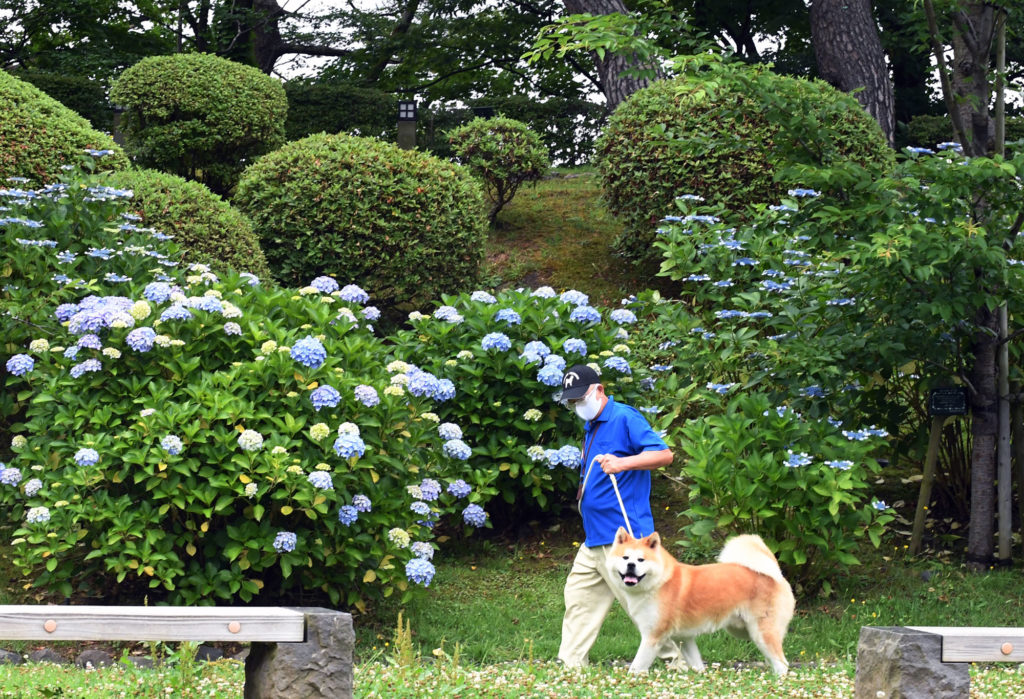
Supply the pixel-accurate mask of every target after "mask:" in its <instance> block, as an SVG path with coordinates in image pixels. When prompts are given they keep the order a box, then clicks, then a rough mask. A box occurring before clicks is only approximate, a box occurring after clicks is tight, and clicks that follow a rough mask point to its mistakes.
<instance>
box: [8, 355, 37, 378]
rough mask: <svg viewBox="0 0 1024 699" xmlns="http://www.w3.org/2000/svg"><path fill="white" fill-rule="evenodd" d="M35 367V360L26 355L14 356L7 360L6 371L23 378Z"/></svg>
mask: <svg viewBox="0 0 1024 699" xmlns="http://www.w3.org/2000/svg"><path fill="white" fill-rule="evenodd" d="M35 365H36V360H34V359H32V357H30V356H28V355H27V354H16V355H14V356H13V357H11V358H10V359H8V360H7V371H8V372H10V373H11V374H13V375H14V376H24V375H25V374H27V373H28V372H30V371H32V369H33V368H34V367H35Z"/></svg>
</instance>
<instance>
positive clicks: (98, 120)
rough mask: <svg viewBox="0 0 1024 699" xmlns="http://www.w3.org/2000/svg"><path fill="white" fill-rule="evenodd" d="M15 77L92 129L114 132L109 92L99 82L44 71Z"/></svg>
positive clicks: (31, 71)
mask: <svg viewBox="0 0 1024 699" xmlns="http://www.w3.org/2000/svg"><path fill="white" fill-rule="evenodd" d="M14 75H15V76H16V77H17V78H18V79H19V80H24V81H25V82H27V83H31V84H32V85H35V86H36V87H38V88H39V89H40V90H42V91H43V92H45V93H46V94H48V95H49V96H50V97H52V98H54V99H55V100H57V101H58V102H60V103H61V104H63V105H64V106H65V107H67V108H68V109H71V110H74V111H75V112H77V113H78V114H79V115H81V116H83V117H85V118H86V119H88V120H89V123H91V124H92V126H93V128H95V129H99V130H100V131H107V132H109V131H111V130H113V128H114V112H113V110H112V109H111V108H110V105H109V104H107V91H106V90H105V89H104V88H103V85H101V84H100V83H99V82H97V81H95V80H92V79H91V78H88V77H86V76H82V75H69V74H65V73H55V72H51V71H45V70H20V71H18V72H16V73H15V74H14Z"/></svg>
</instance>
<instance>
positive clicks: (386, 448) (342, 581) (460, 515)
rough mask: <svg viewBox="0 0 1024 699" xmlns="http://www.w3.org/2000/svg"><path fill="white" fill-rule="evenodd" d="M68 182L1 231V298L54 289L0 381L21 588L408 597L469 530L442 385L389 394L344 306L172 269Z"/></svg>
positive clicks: (467, 495)
mask: <svg viewBox="0 0 1024 699" xmlns="http://www.w3.org/2000/svg"><path fill="white" fill-rule="evenodd" d="M69 184H70V186H69V187H67V188H62V187H61V188H56V187H51V188H47V189H45V190H37V191H36V192H34V196H32V197H31V198H26V199H24V200H23V201H25V202H27V203H24V204H19V203H17V202H14V203H13V207H12V211H11V212H10V214H11V215H10V216H8V217H7V218H14V219H17V220H15V221H4V222H3V223H0V234H2V236H3V242H4V245H5V249H9V250H11V253H12V254H11V257H10V266H11V268H12V269H13V270H14V272H13V276H14V277H15V279H17V280H18V284H19V287H20V290H15V291H16V292H17V293H18V294H23V295H26V296H27V295H29V294H31V293H32V291H33V289H32V287H31V285H32V284H33V283H35V284H36V287H35V291H36V293H37V294H39V295H48V294H50V293H51V292H52V290H53V289H54V288H55V287H59V288H61V289H64V290H66V293H67V296H66V297H65V299H64V300H65V303H62V304H61V305H58V306H56V307H51V308H50V313H48V314H47V315H46V316H45V317H44V318H42V319H40V323H39V324H38V325H36V326H35V327H34V336H33V339H32V340H31V341H30V342H26V343H24V345H23V346H21V347H19V348H17V352H16V353H14V354H11V355H10V356H7V357H5V358H4V362H3V365H2V367H3V368H4V370H5V372H6V373H5V375H4V376H3V377H2V378H3V379H5V384H6V385H5V390H4V392H3V393H4V394H5V395H11V396H12V397H14V399H15V400H16V401H18V402H19V403H20V404H21V405H22V406H24V408H25V413H26V417H25V419H24V420H23V421H22V422H20V423H19V424H17V425H16V426H15V428H14V431H15V434H14V437H13V439H11V440H10V442H8V441H7V440H5V443H4V449H5V450H6V448H7V444H10V445H11V449H12V450H13V454H14V455H13V457H11V458H10V459H9V460H8V462H7V463H6V464H0V532H2V533H3V534H4V539H5V541H11V545H12V547H13V548H12V551H13V559H14V561H15V564H16V566H17V567H18V569H19V570H20V572H21V573H22V574H23V575H25V576H27V579H28V580H30V581H32V582H33V583H34V584H35V586H37V587H39V588H43V589H44V590H46V591H49V592H51V593H53V594H60V595H61V596H65V597H66V596H70V595H72V594H82V595H86V596H94V597H102V598H107V599H109V595H110V594H111V591H112V590H116V592H115V593H114V594H115V595H116V596H117V598H118V599H119V600H122V601H134V602H141V601H142V600H143V599H144V598H148V600H149V601H150V602H151V603H152V602H167V603H175V604H210V603H214V602H217V601H243V602H249V601H253V600H257V601H259V602H260V603H269V604H273V603H275V602H284V601H291V602H293V603H301V604H306V603H329V604H331V605H334V606H338V605H345V606H349V607H351V606H354V607H356V608H359V609H365V607H366V603H368V602H370V601H373V600H379V599H381V598H383V597H388V596H391V595H397V596H401V597H403V598H407V597H408V596H409V595H410V594H412V593H413V591H414V590H415V589H416V587H417V586H420V585H422V586H425V585H428V584H429V583H430V581H431V578H432V577H433V575H434V566H433V564H432V563H431V558H432V556H433V553H434V550H435V548H436V546H437V544H438V543H439V542H441V541H443V540H444V539H445V538H454V540H455V541H458V540H460V539H461V538H462V537H464V536H466V535H467V534H469V533H470V532H471V531H473V529H474V528H476V527H481V526H487V523H488V517H487V513H486V512H485V511H484V510H483V509H482V507H481V506H480V504H479V503H480V502H482V501H483V500H485V499H486V498H487V497H489V496H490V495H491V493H488V492H485V491H484V492H481V491H479V490H475V489H474V488H473V487H472V485H471V484H470V483H467V482H466V481H467V480H470V481H471V480H472V475H471V474H469V473H467V469H466V468H465V463H464V461H465V459H466V458H468V456H469V455H470V453H471V452H472V449H473V447H472V446H471V445H472V437H470V436H468V435H467V436H466V437H465V438H461V437H460V438H454V437H451V436H450V434H451V433H450V431H449V430H450V429H451V428H450V427H445V426H444V425H438V418H437V415H436V414H435V413H433V412H432V411H433V410H434V409H435V407H436V406H437V405H440V404H442V403H443V402H444V401H447V400H451V399H452V398H453V397H454V396H455V392H456V391H455V388H454V387H453V386H451V385H450V384H446V385H445V386H443V388H444V393H440V392H438V393H434V394H432V395H429V396H428V395H422V394H414V393H412V392H409V393H405V394H403V393H396V392H394V391H389V390H388V387H389V385H390V376H389V373H388V370H387V368H386V367H385V365H384V364H383V363H382V362H381V361H380V358H381V357H382V356H385V354H386V352H387V347H386V346H385V344H384V342H383V341H382V340H381V339H380V338H379V337H377V336H376V335H375V334H374V329H373V326H372V324H371V321H372V320H373V319H375V318H376V317H377V316H378V315H379V312H378V311H377V310H376V309H375V308H374V307H372V306H367V305H365V304H366V303H367V300H368V299H367V296H366V294H365V292H364V291H363V290H362V289H360V288H358V287H356V286H355V285H347V286H345V287H340V286H339V284H338V283H337V282H336V281H335V280H334V279H332V278H329V277H320V278H317V279H314V280H313V281H312V283H311V284H310V286H308V287H303V288H302V289H299V290H290V289H282V288H278V287H276V286H274V285H272V284H261V283H259V280H258V279H256V278H255V277H253V276H252V275H244V274H243V275H238V274H228V275H223V276H221V275H216V274H214V273H212V272H211V271H210V270H209V268H206V267H204V266H201V265H192V266H189V267H186V266H184V265H179V264H178V263H180V258H179V257H178V254H177V250H176V246H175V245H174V244H173V242H168V241H166V240H164V239H163V237H162V236H160V235H158V234H154V233H153V232H152V231H148V230H142V229H139V228H137V227H128V228H125V227H121V226H119V224H120V223H121V222H122V221H123V220H124V219H123V217H122V214H123V213H125V209H126V207H125V201H126V197H127V196H130V193H128V192H126V191H121V190H110V189H109V188H106V187H103V186H100V184H99V183H98V182H97V180H96V179H95V178H92V179H90V178H77V179H75V180H73V181H72V182H70V183H69ZM70 218H73V219H74V220H76V221H78V222H79V223H80V225H79V226H77V227H71V226H69V225H66V222H67V221H68V220H69V219H70ZM36 224H39V225H36ZM112 231H113V234H112ZM4 293H12V292H10V290H7V289H5V291H4ZM4 322H7V321H6V319H5V321H4ZM449 520H450V521H449ZM435 527H439V528H443V531H444V532H445V534H444V536H438V535H437V534H435ZM12 535H13V540H11V536H12Z"/></svg>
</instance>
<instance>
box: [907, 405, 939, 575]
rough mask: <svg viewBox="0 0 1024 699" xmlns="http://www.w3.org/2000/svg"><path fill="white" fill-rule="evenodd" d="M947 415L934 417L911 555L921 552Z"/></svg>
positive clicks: (912, 536) (925, 459)
mask: <svg viewBox="0 0 1024 699" xmlns="http://www.w3.org/2000/svg"><path fill="white" fill-rule="evenodd" d="M946 417H947V416H946V415H936V416H934V417H932V428H931V433H930V434H929V435H928V453H927V454H926V455H925V457H924V475H923V477H922V478H921V491H920V493H919V494H918V496H917V512H916V513H915V514H914V528H913V530H912V531H911V534H910V555H911V556H916V555H917V554H918V553H920V552H921V539H922V537H923V536H924V520H925V517H926V516H927V511H928V503H929V502H931V498H932V484H933V483H934V482H935V466H936V464H937V463H938V461H939V443H940V441H941V440H942V426H943V425H944V424H945V423H946Z"/></svg>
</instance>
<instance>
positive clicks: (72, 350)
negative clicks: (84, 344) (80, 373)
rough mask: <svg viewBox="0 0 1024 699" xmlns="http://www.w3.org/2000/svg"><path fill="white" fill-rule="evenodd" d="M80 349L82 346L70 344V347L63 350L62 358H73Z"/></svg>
mask: <svg viewBox="0 0 1024 699" xmlns="http://www.w3.org/2000/svg"><path fill="white" fill-rule="evenodd" d="M80 349H82V348H81V347H79V346H78V345H71V346H70V347H68V348H67V349H65V350H64V358H65V359H74V358H75V357H77V356H78V351H79V350H80Z"/></svg>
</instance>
